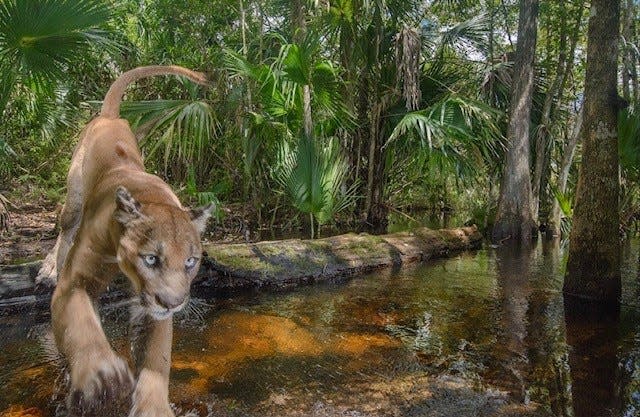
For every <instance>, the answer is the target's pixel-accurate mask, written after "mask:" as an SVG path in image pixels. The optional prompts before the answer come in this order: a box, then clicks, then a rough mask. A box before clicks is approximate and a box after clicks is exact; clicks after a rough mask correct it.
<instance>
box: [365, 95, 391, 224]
mask: <svg viewBox="0 0 640 417" xmlns="http://www.w3.org/2000/svg"><path fill="white" fill-rule="evenodd" d="M382 111H383V105H382V104H377V105H376V106H374V107H373V108H372V109H371V133H370V135H369V171H368V174H367V190H366V192H367V194H366V196H367V197H366V206H365V212H366V214H367V218H366V229H367V230H369V231H371V232H373V233H385V232H386V231H387V223H388V215H389V210H388V208H387V206H386V204H385V201H384V185H385V183H386V181H385V168H386V164H385V159H386V158H385V150H384V148H383V145H384V137H383V136H382V131H383V129H382V126H383V122H382V117H381V116H382Z"/></svg>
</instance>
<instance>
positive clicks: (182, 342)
mask: <svg viewBox="0 0 640 417" xmlns="http://www.w3.org/2000/svg"><path fill="white" fill-rule="evenodd" d="M564 255H565V253H564V251H563V250H562V249H561V248H558V247H553V246H546V244H545V245H543V244H542V243H541V244H539V245H538V247H537V248H536V249H535V250H533V251H531V252H528V253H521V252H520V253H518V252H514V251H512V250H507V249H496V250H493V249H483V250H481V251H478V252H474V253H466V254H462V255H459V256H457V257H454V258H451V259H446V260H440V261H434V262H430V263H428V264H424V265H415V266H410V267H408V268H404V269H402V270H397V271H394V270H385V271H378V272H375V273H373V274H369V275H366V276H362V277H357V278H354V279H351V280H349V281H347V282H345V283H342V284H335V285H316V286H309V287H303V288H300V289H298V290H296V291H292V292H288V293H281V294H259V293H257V294H256V293H252V294H242V295H236V296H232V297H227V298H222V299H209V300H202V299H199V300H198V302H197V303H196V304H198V305H197V308H196V309H195V310H194V311H191V313H190V314H188V315H187V316H184V315H182V316H179V317H178V318H177V319H176V326H175V331H174V332H175V333H174V348H173V358H172V364H173V366H172V373H171V385H170V398H171V401H172V402H173V404H174V406H175V410H176V412H177V414H178V415H189V416H209V415H210V416H222V417H225V416H251V417H262V416H265V417H270V416H273V417H276V416H277V417H289V416H300V417H302V416H314V417H322V416H327V417H328V416H349V417H365V416H376V417H377V416H398V417H400V416H408V417H410V416H442V417H446V416H551V415H556V416H576V417H587V416H597V417H601V416H602V417H604V416H625V417H632V416H639V415H640V285H639V284H638V282H639V276H638V265H637V257H638V246H637V244H633V245H628V246H627V247H626V248H625V255H624V259H625V260H626V261H625V264H624V267H623V307H622V311H621V313H620V315H619V316H618V317H609V318H606V317H605V318H602V317H597V318H596V317H592V316H590V315H589V314H582V315H579V316H577V318H576V317H574V316H573V315H572V316H567V317H565V310H564V304H563V298H562V294H561V288H562V268H563V262H564V261H563V257H564ZM101 314H102V317H103V321H104V326H105V329H106V331H107V335H108V336H109V338H110V340H112V341H113V345H114V347H115V348H116V349H117V350H118V351H120V352H121V353H123V354H125V355H126V354H127V352H128V346H129V344H128V340H127V324H126V323H127V311H126V307H123V306H120V307H116V306H106V307H104V308H103V309H102V313H101ZM0 332H1V333H0V334H1V335H2V337H1V338H0V416H2V417H7V416H27V415H28V416H64V415H66V414H65V411H64V407H63V406H62V404H63V402H64V395H65V393H64V386H65V383H66V381H65V375H64V373H63V372H61V371H60V367H59V365H58V363H57V356H56V353H55V349H54V348H52V340H51V339H52V337H51V332H50V326H49V324H48V318H47V317H43V316H42V315H40V314H37V313H33V314H29V313H27V314H22V315H16V316H8V317H2V318H0Z"/></svg>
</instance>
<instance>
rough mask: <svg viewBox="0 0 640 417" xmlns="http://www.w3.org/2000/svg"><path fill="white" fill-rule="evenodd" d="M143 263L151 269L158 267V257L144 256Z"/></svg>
mask: <svg viewBox="0 0 640 417" xmlns="http://www.w3.org/2000/svg"><path fill="white" fill-rule="evenodd" d="M142 261H143V262H144V265H145V266H146V267H149V268H151V267H154V266H156V265H158V257H157V256H156V255H142Z"/></svg>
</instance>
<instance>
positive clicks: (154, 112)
mask: <svg viewBox="0 0 640 417" xmlns="http://www.w3.org/2000/svg"><path fill="white" fill-rule="evenodd" d="M121 114H122V116H123V117H125V118H127V119H129V120H130V121H131V123H132V126H133V127H134V128H140V129H144V130H146V136H147V137H149V138H153V140H150V141H148V142H150V143H148V144H146V143H147V141H145V142H144V143H143V148H144V149H146V150H147V151H148V154H149V157H150V158H154V157H155V156H156V155H157V154H158V153H159V151H160V149H162V154H163V159H164V170H165V174H166V173H168V171H169V166H170V163H172V166H174V167H175V166H176V163H181V166H179V167H177V168H176V169H177V171H176V170H174V171H173V174H174V175H175V176H176V177H178V178H185V177H186V174H187V172H186V170H187V167H188V166H191V164H192V163H193V162H192V161H202V159H201V158H200V155H203V154H206V153H207V150H208V149H209V148H210V147H211V146H212V144H213V141H214V140H215V139H216V132H217V129H216V127H217V120H216V113H215V112H214V110H213V108H212V107H211V105H210V104H209V103H208V102H206V101H204V100H154V101H143V102H126V103H124V104H123V106H122V111H121ZM196 165H197V167H198V168H199V169H204V168H205V166H203V165H202V163H200V164H196Z"/></svg>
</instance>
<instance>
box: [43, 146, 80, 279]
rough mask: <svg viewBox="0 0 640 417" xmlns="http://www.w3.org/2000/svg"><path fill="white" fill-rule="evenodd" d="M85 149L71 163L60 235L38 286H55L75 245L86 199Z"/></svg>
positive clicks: (78, 152) (46, 260)
mask: <svg viewBox="0 0 640 417" xmlns="http://www.w3.org/2000/svg"><path fill="white" fill-rule="evenodd" d="M83 154H84V151H83V147H82V146H79V147H78V149H77V150H76V152H75V154H74V156H73V159H72V161H71V167H70V168H69V175H68V177H67V199H66V201H65V203H64V206H63V207H62V211H61V213H60V233H59V234H58V238H57V240H56V244H55V246H54V247H53V249H52V250H51V252H49V254H48V255H47V257H46V258H45V259H44V261H43V262H42V267H40V271H39V272H38V275H37V276H36V279H35V281H36V284H37V285H48V286H54V285H55V284H56V282H57V279H58V271H61V270H62V266H63V265H64V262H65V261H66V259H67V255H68V253H69V249H70V248H71V245H73V240H74V239H75V237H76V233H77V232H78V228H79V227H80V220H82V201H83V197H84V190H83V188H84V187H83V183H82V159H83V158H82V157H83Z"/></svg>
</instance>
